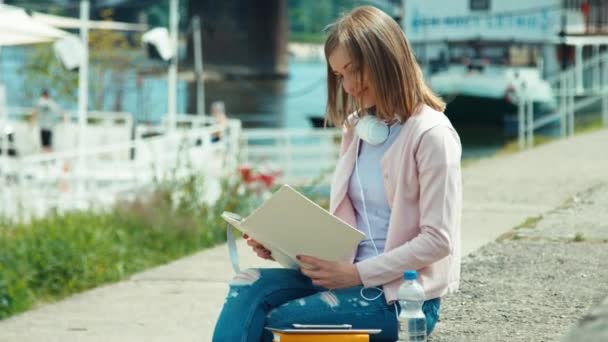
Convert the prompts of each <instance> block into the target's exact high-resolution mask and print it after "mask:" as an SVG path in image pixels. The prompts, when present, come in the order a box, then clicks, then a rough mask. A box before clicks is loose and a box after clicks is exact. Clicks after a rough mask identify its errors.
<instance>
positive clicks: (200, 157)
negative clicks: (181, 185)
mask: <svg viewBox="0 0 608 342" xmlns="http://www.w3.org/2000/svg"><path fill="white" fill-rule="evenodd" d="M239 136H240V122H239V121H238V120H231V121H229V122H228V124H227V125H222V126H220V125H212V126H208V127H204V128H196V129H188V130H176V131H175V132H173V133H171V134H163V135H159V136H155V137H151V138H147V139H143V138H138V139H134V140H131V141H127V142H120V143H116V144H108V145H103V146H98V147H94V148H88V149H87V150H86V151H85V152H84V153H82V154H81V153H79V152H78V150H70V151H63V152H54V153H46V154H38V155H31V156H26V157H20V158H11V159H9V160H8V161H7V166H8V167H6V168H5V169H4V170H2V171H3V172H2V174H1V176H2V178H1V180H2V183H3V184H2V189H1V190H0V192H1V193H2V197H3V200H4V201H3V205H2V207H1V208H0V216H1V215H2V214H3V215H6V216H8V217H20V218H27V217H30V216H41V215H45V214H47V213H48V212H49V211H50V210H58V211H64V210H70V209H84V208H104V207H107V206H108V205H111V204H112V203H114V202H115V200H116V199H117V198H118V197H119V196H120V195H121V194H132V193H133V192H134V190H137V189H139V188H142V187H147V186H149V185H151V184H153V182H154V180H155V179H156V180H161V179H164V178H169V177H183V176H187V175H189V174H192V173H193V172H196V173H199V174H201V173H202V174H204V175H209V176H210V177H213V178H218V177H219V176H221V174H222V173H224V172H226V170H228V169H231V170H235V169H236V165H237V160H236V156H237V152H238V137H239Z"/></svg>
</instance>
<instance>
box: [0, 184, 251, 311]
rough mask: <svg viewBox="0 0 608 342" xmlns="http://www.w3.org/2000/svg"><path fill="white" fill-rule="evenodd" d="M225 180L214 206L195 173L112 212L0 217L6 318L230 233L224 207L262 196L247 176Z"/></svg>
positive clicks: (240, 209) (0, 283)
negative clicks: (24, 219)
mask: <svg viewBox="0 0 608 342" xmlns="http://www.w3.org/2000/svg"><path fill="white" fill-rule="evenodd" d="M222 187H223V195H222V196H221V198H220V199H219V200H218V202H217V203H216V205H215V206H213V207H211V206H208V205H206V204H205V203H204V202H202V201H201V197H200V195H201V193H202V191H203V190H202V186H201V181H200V179H197V178H195V177H192V178H188V179H185V180H183V181H180V182H172V183H161V184H158V185H157V188H156V190H154V191H152V192H150V193H146V194H142V195H141V196H139V197H138V198H137V200H135V201H132V202H121V203H119V204H118V205H116V207H115V208H113V209H111V210H108V211H107V212H102V213H96V212H90V211H74V212H69V213H66V214H61V215H59V214H54V215H49V216H47V217H44V218H40V219H34V220H33V221H31V222H29V223H14V222H10V221H9V220H6V219H3V220H0V319H2V318H6V317H8V316H10V315H13V314H15V313H18V312H22V311H25V310H28V309H29V308H31V307H33V306H35V305H37V304H38V303H43V302H50V301H55V300H58V299H61V298H64V297H66V296H68V295H71V294H73V293H76V292H80V291H83V290H86V289H90V288H93V287H95V286H98V285H101V284H104V283H109V282H115V281H118V280H121V279H124V278H125V277H127V276H129V275H131V274H133V273H135V272H138V271H141V270H144V269H146V268H149V267H152V266H155V265H159V264H163V263H166V262H169V261H171V260H175V259H177V258H180V257H182V256H185V255H188V254H191V253H194V252H196V251H198V250H201V249H203V248H206V247H209V246H212V245H215V244H217V243H219V242H222V241H224V240H225V229H226V224H225V222H224V221H223V220H222V219H221V217H220V214H221V212H222V211H223V210H230V211H233V212H237V213H239V214H246V213H247V211H248V210H250V208H251V207H252V206H253V205H255V203H253V202H255V201H259V198H257V197H256V196H254V195H252V194H251V193H249V192H248V191H247V190H246V189H244V187H243V186H242V185H241V184H239V183H234V182H233V183H232V184H229V182H227V181H226V182H224V183H223V186H222ZM175 194H179V196H175Z"/></svg>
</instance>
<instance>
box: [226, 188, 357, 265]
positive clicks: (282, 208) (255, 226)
mask: <svg viewBox="0 0 608 342" xmlns="http://www.w3.org/2000/svg"><path fill="white" fill-rule="evenodd" d="M222 218H223V219H224V220H226V221H227V222H228V223H230V225H232V226H233V227H235V228H236V229H238V230H240V231H241V232H243V233H246V234H247V235H249V236H250V237H251V238H253V239H254V240H256V241H258V242H259V243H261V244H262V245H263V246H264V247H266V248H267V249H268V250H270V252H271V253H272V257H273V258H274V260H276V261H277V262H278V263H279V264H281V265H282V266H284V267H287V268H298V267H299V266H300V263H299V261H298V260H297V259H296V256H297V255H310V256H313V257H316V258H320V259H324V260H330V261H339V260H343V261H344V260H349V259H350V258H352V257H353V256H354V255H355V253H356V249H357V246H358V245H359V242H361V240H363V238H365V234H363V233H361V232H360V231H358V230H357V229H355V228H353V227H351V226H350V225H348V224H347V223H345V222H344V221H342V220H340V219H339V218H337V217H335V216H333V215H332V214H330V213H329V212H328V211H327V210H325V209H323V208H322V207H320V206H319V205H318V204H316V203H315V202H313V201H311V200H309V199H308V198H306V197H305V196H304V195H302V194H300V193H299V192H297V191H296V190H294V189H293V188H292V187H290V186H289V185H283V186H282V187H281V188H280V189H279V190H278V191H277V192H275V193H274V194H273V195H272V196H271V197H270V198H269V199H268V200H266V201H265V202H264V203H263V204H262V205H261V206H260V207H259V208H257V209H256V210H254V212H253V213H252V214H251V215H249V216H248V217H246V218H241V217H240V216H239V215H236V214H234V213H230V212H224V213H223V214H222Z"/></svg>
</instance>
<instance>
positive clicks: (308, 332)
mask: <svg viewBox="0 0 608 342" xmlns="http://www.w3.org/2000/svg"><path fill="white" fill-rule="evenodd" d="M266 329H268V330H270V331H272V333H273V336H274V338H273V342H369V335H370V334H377V333H379V332H381V331H382V330H380V329H275V328H269V327H267V328H266Z"/></svg>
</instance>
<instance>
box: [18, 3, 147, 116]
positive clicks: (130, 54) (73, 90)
mask: <svg viewBox="0 0 608 342" xmlns="http://www.w3.org/2000/svg"><path fill="white" fill-rule="evenodd" d="M101 15H102V18H104V19H108V20H109V19H111V16H112V12H111V11H104V12H102V13H101ZM136 41H139V39H138V38H136V39H134V40H133V42H136ZM133 42H132V41H130V40H129V39H128V38H127V36H126V34H125V33H123V32H115V31H107V30H104V31H101V30H91V31H90V32H89V78H90V79H89V95H90V98H91V100H90V107H91V108H92V109H96V110H103V109H104V103H105V100H106V98H107V95H108V91H109V89H113V90H115V91H116V96H115V98H116V103H115V105H114V108H113V109H114V110H116V111H120V110H122V108H121V99H122V94H123V92H124V84H125V83H126V76H127V75H128V71H130V70H134V68H135V67H136V65H137V61H138V60H140V59H141V58H144V56H143V54H142V50H141V48H140V47H139V45H138V44H134V43H133ZM21 71H22V72H23V73H24V75H25V82H24V86H23V89H24V93H25V95H26V97H27V98H29V99H30V100H34V99H36V98H37V97H38V96H39V95H40V92H41V90H42V89H49V90H50V92H51V95H52V96H53V97H55V98H56V99H57V100H59V101H60V102H63V103H72V102H75V101H76V99H77V96H78V72H77V71H69V70H67V69H65V68H64V67H63V65H62V64H61V62H60V61H59V59H58V58H57V57H56V56H55V53H54V51H53V49H52V46H51V45H50V44H39V45H38V46H36V47H35V48H34V49H33V52H32V53H31V54H29V55H28V57H27V60H26V62H25V64H24V65H23V67H22V68H21Z"/></svg>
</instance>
